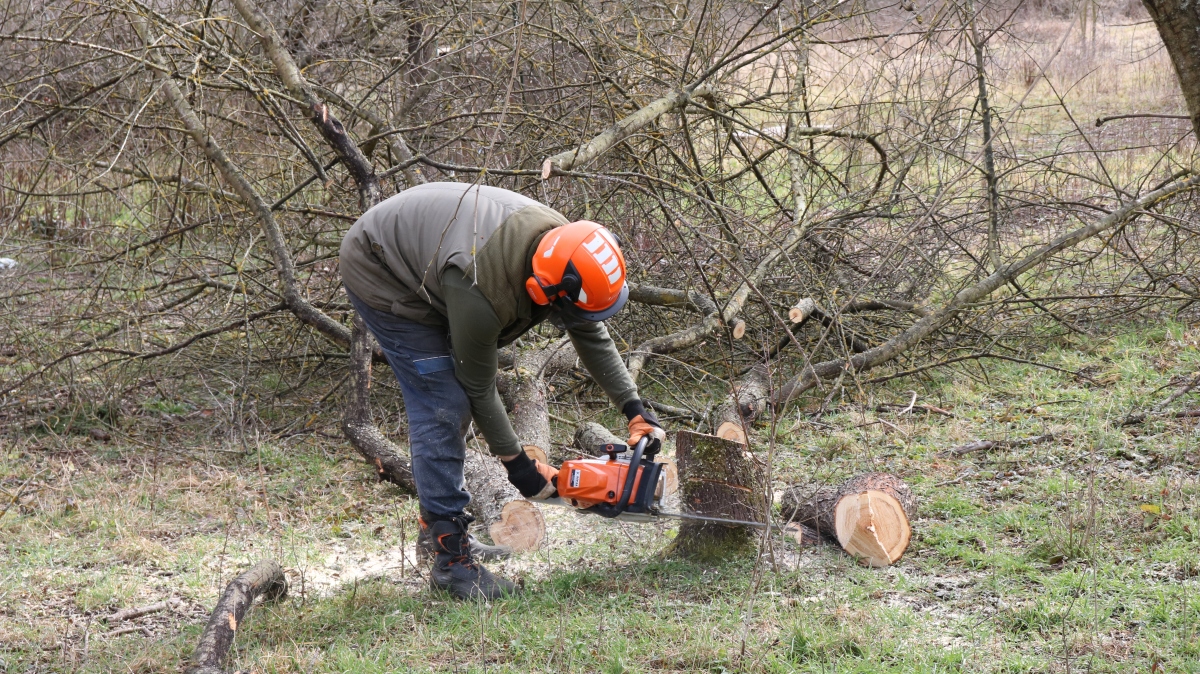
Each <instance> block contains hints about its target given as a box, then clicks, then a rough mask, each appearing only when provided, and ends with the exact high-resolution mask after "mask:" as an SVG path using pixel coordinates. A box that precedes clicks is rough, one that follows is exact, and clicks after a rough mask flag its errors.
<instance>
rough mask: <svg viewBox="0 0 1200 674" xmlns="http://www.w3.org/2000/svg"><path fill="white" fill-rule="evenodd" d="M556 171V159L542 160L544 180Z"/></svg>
mask: <svg viewBox="0 0 1200 674" xmlns="http://www.w3.org/2000/svg"><path fill="white" fill-rule="evenodd" d="M553 173H554V160H553V159H547V160H546V161H544V162H542V180H546V179H548V178H549V177H550V176H551V175H552V174H553Z"/></svg>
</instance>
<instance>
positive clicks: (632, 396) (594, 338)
mask: <svg viewBox="0 0 1200 674" xmlns="http://www.w3.org/2000/svg"><path fill="white" fill-rule="evenodd" d="M567 334H568V335H570V337H571V343H572V344H574V345H575V353H577V354H579V360H580V362H582V363H583V366H584V367H585V368H587V371H588V373H589V374H591V375H592V379H595V380H596V383H597V384H599V385H600V388H602V389H604V392H605V393H606V394H608V398H609V400H612V401H613V404H614V405H616V406H617V409H621V408H623V407H624V406H625V403H627V402H629V401H630V400H636V399H638V390H637V385H636V384H634V383H633V377H630V376H629V370H627V369H626V368H625V363H624V362H623V361H622V360H621V354H620V353H619V352H618V351H617V345H616V344H614V343H613V340H612V337H610V336H609V334H608V328H606V327H604V323H583V322H581V323H580V324H579V325H572V326H571V327H570V328H569V329H568V330H567Z"/></svg>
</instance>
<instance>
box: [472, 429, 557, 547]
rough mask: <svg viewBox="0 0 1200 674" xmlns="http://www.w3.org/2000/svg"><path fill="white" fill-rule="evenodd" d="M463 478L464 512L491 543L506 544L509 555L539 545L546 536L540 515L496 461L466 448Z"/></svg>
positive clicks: (489, 456)
mask: <svg viewBox="0 0 1200 674" xmlns="http://www.w3.org/2000/svg"><path fill="white" fill-rule="evenodd" d="M463 476H464V478H465V480H466V483H467V488H468V490H469V491H470V492H471V504H470V505H469V506H467V509H468V510H470V511H471V514H472V515H474V516H475V520H476V523H477V525H478V526H479V527H480V528H482V529H483V530H484V531H486V532H487V533H488V536H490V537H491V539H492V542H493V543H495V544H497V545H507V546H508V547H510V548H512V550H513V552H527V551H529V550H536V549H537V548H538V546H540V545H541V544H542V540H543V539H544V538H545V536H546V523H545V521H544V520H542V514H541V513H540V512H538V509H537V507H536V506H534V505H533V504H532V503H530V502H529V501H526V500H525V499H524V498H522V496H521V493H520V492H518V491H517V488H516V487H514V486H512V484H511V483H510V482H509V481H508V471H506V470H504V466H502V465H500V459H498V458H496V457H494V456H492V455H490V454H488V455H485V454H483V453H481V452H479V451H477V450H475V449H474V448H472V447H467V457H466V461H464V462H463ZM530 513H532V514H530ZM497 525H500V526H497ZM530 546H532V547H530Z"/></svg>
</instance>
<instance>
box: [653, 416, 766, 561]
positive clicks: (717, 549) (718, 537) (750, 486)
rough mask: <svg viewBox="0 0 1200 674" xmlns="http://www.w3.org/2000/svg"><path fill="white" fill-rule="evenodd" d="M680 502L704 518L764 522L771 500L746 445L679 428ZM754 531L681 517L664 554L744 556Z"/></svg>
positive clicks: (751, 546)
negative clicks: (673, 538) (673, 536)
mask: <svg viewBox="0 0 1200 674" xmlns="http://www.w3.org/2000/svg"><path fill="white" fill-rule="evenodd" d="M675 461H676V462H677V464H678V467H679V490H680V500H681V505H682V507H683V508H684V510H685V511H686V512H689V513H693V514H696V515H705V516H708V517H721V518H725V519H736V520H745V521H750V522H765V521H766V514H767V508H768V506H769V504H770V499H769V498H768V497H767V492H766V488H765V484H764V478H763V471H762V468H761V466H760V465H759V462H758V460H757V459H756V458H755V457H754V456H753V455H752V454H750V453H749V452H747V451H746V447H745V446H744V445H742V444H741V443H738V442H732V441H730V440H726V439H724V438H720V437H717V436H715V435H705V434H702V433H692V432H691V431H679V433H678V434H677V436H676V439H675ZM758 531H759V530H758V529H756V528H752V527H746V526H737V525H726V524H716V523H711V522H697V521H693V520H683V522H682V524H680V526H679V534H678V535H677V536H676V537H675V540H674V541H672V542H671V545H670V546H668V548H667V550H666V551H665V554H667V555H671V556H679V557H686V558H689V559H694V560H697V561H717V560H723V559H733V558H738V557H742V558H744V557H746V556H747V555H750V554H752V553H753V550H754V546H755V540H756V538H757V533H758Z"/></svg>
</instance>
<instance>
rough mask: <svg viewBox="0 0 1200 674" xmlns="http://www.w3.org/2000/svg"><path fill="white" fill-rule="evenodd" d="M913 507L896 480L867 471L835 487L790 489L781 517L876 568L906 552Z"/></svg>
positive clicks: (906, 491)
mask: <svg viewBox="0 0 1200 674" xmlns="http://www.w3.org/2000/svg"><path fill="white" fill-rule="evenodd" d="M916 504H917V502H916V497H915V496H913V493H912V490H911V489H910V488H909V487H908V485H907V484H905V483H904V481H903V480H901V479H900V478H898V477H896V476H895V475H889V474H887V473H867V474H864V475H859V476H857V477H854V478H851V479H850V480H847V481H846V482H845V483H843V484H842V485H841V486H838V487H806V486H796V487H791V488H789V489H788V490H787V491H786V492H784V494H783V498H782V506H783V512H782V517H783V519H784V520H785V521H790V522H794V523H796V524H801V525H804V526H808V527H812V528H813V529H816V530H817V532H818V534H819V535H822V536H825V537H827V538H830V539H833V540H836V541H837V543H838V545H840V546H841V547H842V549H843V550H845V551H846V552H848V553H850V554H851V555H853V556H854V557H855V558H857V559H858V560H859V561H860V562H862V563H863V564H866V565H868V566H875V567H880V566H888V565H889V564H893V563H895V562H896V560H898V559H900V557H901V556H902V555H903V554H904V551H905V550H907V549H908V544H909V541H910V540H911V539H912V528H911V526H910V525H909V518H911V517H913V516H914V515H915V514H916Z"/></svg>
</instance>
